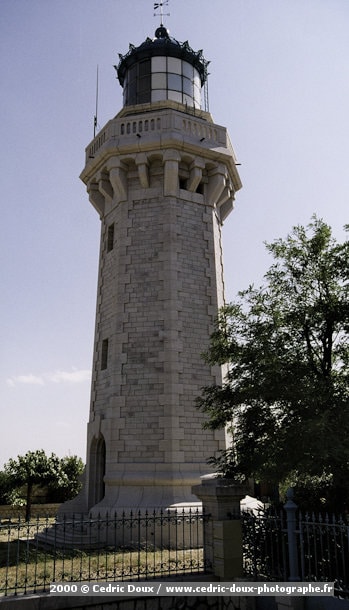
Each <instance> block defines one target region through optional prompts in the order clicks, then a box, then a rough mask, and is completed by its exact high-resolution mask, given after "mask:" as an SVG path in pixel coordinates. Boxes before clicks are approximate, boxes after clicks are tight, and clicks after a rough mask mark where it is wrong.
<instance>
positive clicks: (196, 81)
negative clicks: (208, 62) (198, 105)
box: [194, 69, 201, 89]
mask: <svg viewBox="0 0 349 610" xmlns="http://www.w3.org/2000/svg"><path fill="white" fill-rule="evenodd" d="M194 85H196V86H197V87H200V89H201V78H200V75H199V72H198V71H197V70H195V69H194Z"/></svg>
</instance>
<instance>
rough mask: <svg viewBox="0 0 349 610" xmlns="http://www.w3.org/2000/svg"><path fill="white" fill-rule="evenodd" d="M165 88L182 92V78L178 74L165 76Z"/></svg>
mask: <svg viewBox="0 0 349 610" xmlns="http://www.w3.org/2000/svg"><path fill="white" fill-rule="evenodd" d="M167 86H168V88H169V89H173V90H175V91H182V77H181V76H179V74H168V75H167Z"/></svg>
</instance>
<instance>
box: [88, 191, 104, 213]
mask: <svg viewBox="0 0 349 610" xmlns="http://www.w3.org/2000/svg"><path fill="white" fill-rule="evenodd" d="M87 192H88V196H89V200H90V202H91V203H92V205H93V207H94V208H95V209H96V210H97V212H98V213H99V215H100V217H102V216H103V214H104V207H105V198H104V196H103V195H102V193H101V192H100V190H99V184H98V183H97V182H89V183H88V185H87Z"/></svg>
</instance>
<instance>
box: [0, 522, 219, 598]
mask: <svg viewBox="0 0 349 610" xmlns="http://www.w3.org/2000/svg"><path fill="white" fill-rule="evenodd" d="M206 518H208V517H205V515H204V514H203V512H202V511H201V510H200V511H199V510H183V511H178V510H176V511H171V512H170V511H160V512H159V511H153V512H151V511H150V512H144V513H140V512H135V513H132V512H131V513H128V514H125V513H123V514H121V515H118V514H115V515H113V516H108V515H107V516H106V517H103V518H102V517H97V518H89V517H86V516H75V517H74V518H63V519H61V520H60V521H56V520H55V519H52V518H51V519H50V518H45V519H42V518H39V517H38V518H37V519H35V520H32V521H30V522H26V521H25V520H24V519H22V518H17V519H2V520H1V521H0V595H2V596H4V595H16V594H19V593H21V594H27V593H36V592H45V591H48V590H49V584H50V583H51V582H55V581H56V582H61V581H70V582H81V581H96V580H97V581H98V580H103V581H124V580H149V579H154V578H169V577H170V578H173V577H176V576H178V577H182V576H183V575H189V574H190V575H197V574H200V573H204V572H209V571H210V566H208V565H206V564H205V560H204V553H203V521H204V519H206Z"/></svg>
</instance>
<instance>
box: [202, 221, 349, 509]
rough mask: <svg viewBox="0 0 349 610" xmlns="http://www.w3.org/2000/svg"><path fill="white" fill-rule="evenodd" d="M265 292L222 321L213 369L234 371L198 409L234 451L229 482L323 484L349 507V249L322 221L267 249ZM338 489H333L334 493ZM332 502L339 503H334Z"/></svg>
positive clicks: (222, 461)
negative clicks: (249, 479) (220, 367)
mask: <svg viewBox="0 0 349 610" xmlns="http://www.w3.org/2000/svg"><path fill="white" fill-rule="evenodd" d="M346 229H348V227H346ZM266 247H267V249H268V250H269V252H270V253H271V255H272V256H273V257H274V263H273V264H272V266H271V267H270V269H269V270H268V272H267V273H266V274H265V276H264V277H265V285H264V286H263V287H261V288H259V289H255V288H254V287H253V286H251V287H249V288H248V289H247V290H245V291H243V292H241V293H239V295H238V298H237V300H236V302H234V303H232V304H230V305H228V306H226V307H225V308H223V309H222V311H221V312H220V315H219V317H218V320H217V324H216V329H215V332H214V333H213V335H212V337H211V344H210V348H209V350H208V352H207V354H206V355H205V358H206V360H207V361H208V362H209V363H211V364H213V365H215V364H220V365H223V364H225V365H227V371H228V372H227V374H226V376H225V378H224V382H223V385H222V386H211V387H206V388H204V390H203V394H202V396H201V397H200V398H199V399H198V407H199V408H200V409H202V410H203V411H204V412H205V413H206V414H207V415H208V421H207V423H206V427H208V428H211V429H218V428H222V427H224V426H228V428H229V430H230V432H231V435H232V443H231V446H230V447H229V448H228V449H227V450H226V451H225V452H223V453H222V454H221V455H219V456H214V457H213V458H212V459H211V462H212V463H214V464H215V465H216V467H219V468H220V469H221V470H223V473H224V474H225V475H226V476H234V477H242V478H247V477H254V478H255V479H256V480H264V481H269V482H271V483H280V482H281V483H282V482H285V481H287V480H290V481H291V480H293V481H296V480H297V477H298V478H301V479H302V480H306V479H307V478H308V480H309V477H310V479H311V478H312V477H317V479H318V480H320V481H321V480H323V481H325V484H324V493H326V494H327V497H326V500H327V501H328V503H330V504H331V505H332V507H334V508H336V509H343V508H344V507H345V505H346V504H347V503H348V502H349V445H348V441H347V438H348V433H349V384H348V381H349V369H348V365H349V344H348V335H349V293H348V275H349V242H348V241H345V242H344V243H342V244H340V243H337V241H336V240H335V239H334V238H333V237H332V233H331V228H330V227H329V226H328V225H327V224H325V223H324V222H323V221H322V220H320V219H317V218H316V217H315V216H314V217H313V218H312V221H311V223H310V224H309V225H308V226H307V227H303V226H297V227H294V228H293V230H292V233H291V234H290V235H289V236H288V237H287V238H286V239H285V240H283V239H278V240H276V241H274V242H273V243H271V244H266ZM329 481H330V485H329ZM329 496H330V497H329Z"/></svg>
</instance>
